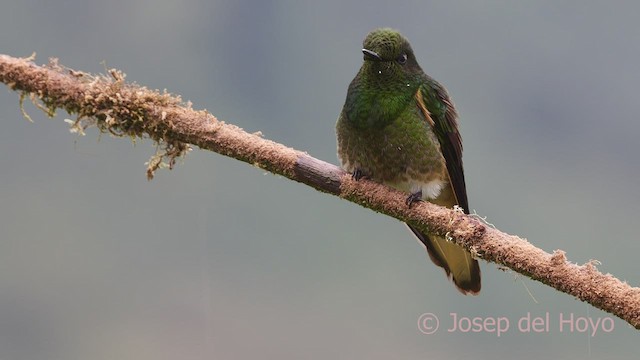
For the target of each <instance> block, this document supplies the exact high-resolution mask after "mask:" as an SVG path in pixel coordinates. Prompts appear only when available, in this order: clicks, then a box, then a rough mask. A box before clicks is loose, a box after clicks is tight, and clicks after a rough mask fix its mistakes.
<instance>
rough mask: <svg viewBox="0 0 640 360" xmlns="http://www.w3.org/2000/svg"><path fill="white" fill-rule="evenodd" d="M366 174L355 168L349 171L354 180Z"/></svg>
mask: <svg viewBox="0 0 640 360" xmlns="http://www.w3.org/2000/svg"><path fill="white" fill-rule="evenodd" d="M366 176H367V175H366V174H365V173H364V171H362V169H359V168H356V169H355V170H353V172H352V173H351V178H352V179H353V180H355V181H358V180H360V179H362V178H363V177H366Z"/></svg>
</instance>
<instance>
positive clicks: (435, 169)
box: [336, 28, 480, 294]
mask: <svg viewBox="0 0 640 360" xmlns="http://www.w3.org/2000/svg"><path fill="white" fill-rule="evenodd" d="M363 47H364V48H363V50H362V51H363V53H364V63H363V65H362V67H361V68H360V71H359V72H358V74H357V75H356V77H355V78H354V79H353V81H352V82H351V84H350V85H349V89H348V92H347V98H346V100H345V104H344V107H343V109H342V113H341V114H340V117H339V118H338V122H337V124H336V132H337V137H338V156H339V158H340V161H341V163H342V165H343V167H344V168H345V169H346V170H348V171H351V172H354V173H357V174H363V175H366V176H368V177H370V178H371V179H373V180H374V181H378V182H381V183H385V184H387V185H390V186H393V187H396V188H398V189H400V190H403V191H407V192H409V193H411V194H413V196H412V197H411V199H413V198H416V197H420V198H422V199H425V200H428V201H431V202H434V203H436V204H439V205H443V206H447V207H453V206H454V205H459V206H461V207H462V208H463V209H464V210H465V212H467V211H468V203H467V195H466V188H465V181H464V171H463V167H462V141H461V138H460V134H459V132H458V128H457V122H456V118H457V114H456V111H455V108H454V106H453V103H452V102H451V100H450V99H449V95H448V94H447V91H446V90H445V89H444V87H442V85H440V84H439V83H438V82H436V81H435V80H434V79H432V78H431V77H429V76H428V75H426V74H425V73H424V72H423V71H422V69H421V68H420V66H419V65H418V63H417V61H416V59H415V56H414V54H413V50H412V49H411V45H409V42H408V41H407V40H406V39H405V38H404V37H403V36H402V35H401V34H400V33H399V32H397V31H395V30H392V29H388V28H383V29H377V30H374V31H372V32H371V33H369V34H368V35H367V37H366V39H365V40H364V43H363ZM408 200H410V199H408ZM411 230H412V231H413V232H414V233H415V234H416V236H417V237H418V238H419V239H420V240H421V241H422V242H423V243H424V244H425V246H426V247H427V250H428V253H429V256H430V257H431V259H432V260H433V261H434V262H435V263H436V264H437V265H439V266H441V267H443V268H444V269H445V271H446V273H447V275H451V276H452V277H453V281H454V283H455V284H456V286H457V287H458V289H459V290H460V291H462V292H463V293H472V294H476V293H478V292H479V291H480V268H479V266H478V263H477V261H476V260H474V259H473V258H472V257H471V254H469V253H468V252H467V251H465V250H464V249H463V248H461V247H459V246H457V245H455V244H453V243H451V242H447V241H446V240H445V239H443V238H441V237H437V236H433V235H430V234H423V233H420V232H419V231H417V230H416V229H414V228H411Z"/></svg>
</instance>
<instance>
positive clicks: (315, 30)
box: [0, 0, 640, 360]
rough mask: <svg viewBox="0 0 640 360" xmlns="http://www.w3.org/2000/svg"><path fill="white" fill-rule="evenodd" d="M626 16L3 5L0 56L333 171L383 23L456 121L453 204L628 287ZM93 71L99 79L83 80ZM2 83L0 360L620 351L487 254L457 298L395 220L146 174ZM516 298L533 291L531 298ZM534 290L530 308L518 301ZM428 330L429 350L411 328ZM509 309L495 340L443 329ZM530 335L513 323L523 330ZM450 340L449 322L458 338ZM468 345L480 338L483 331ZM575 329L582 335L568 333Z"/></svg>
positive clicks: (189, 163)
mask: <svg viewBox="0 0 640 360" xmlns="http://www.w3.org/2000/svg"><path fill="white" fill-rule="evenodd" d="M639 11H640V4H637V3H632V2H629V3H626V5H623V3H618V4H617V5H612V4H611V3H605V2H596V1H587V2H585V1H562V2H557V1H536V2H504V1H484V2H474V1H456V2H442V1H438V2H435V1H408V2H407V1H393V2H392V1H377V0H372V1H368V2H366V4H365V3H363V2H361V1H349V0H340V1H313V2H299V1H203V0H180V1H173V0H161V1H141V0H138V1H136V0H134V1H131V0H128V1H123V0H114V1H106V2H105V1H80V0H65V1H44V0H39V1H37V0H22V1H7V0H4V1H2V11H0V34H2V37H1V41H0V53H4V54H8V55H12V56H29V55H30V54H31V53H32V52H34V51H35V52H37V60H36V61H37V62H38V63H40V64H42V63H46V62H47V61H48V58H49V57H57V58H59V59H60V63H61V64H63V65H65V66H68V67H71V68H74V69H76V70H82V71H89V72H102V73H104V72H105V68H106V67H107V68H111V67H115V68H118V69H121V70H122V71H124V72H125V73H127V75H128V77H127V80H129V81H135V82H137V83H139V84H142V85H145V86H148V87H150V88H158V89H165V88H166V89H167V90H168V91H170V92H172V93H174V94H180V95H182V97H183V99H184V100H185V101H187V100H189V101H191V102H193V107H194V108H196V109H205V108H206V109H207V110H209V111H210V112H211V113H212V114H214V115H215V116H217V117H218V118H219V119H221V120H225V121H227V122H230V123H233V124H236V125H238V126H240V127H243V128H244V129H246V130H247V131H251V132H254V131H261V132H262V133H263V134H264V136H265V137H266V138H269V139H272V140H275V141H278V142H282V143H284V144H286V145H289V146H292V147H295V148H297V149H300V150H306V151H308V152H309V153H310V154H311V155H313V156H315V157H318V158H320V159H324V160H327V161H330V162H333V163H337V160H336V155H335V148H336V142H335V134H334V124H335V119H336V118H337V116H338V114H339V112H340V110H341V107H342V105H343V102H344V97H345V95H346V90H347V86H348V84H349V82H350V81H351V79H352V78H353V76H354V75H355V73H356V72H357V70H358V68H359V67H360V63H361V61H362V54H361V52H360V49H361V42H362V39H363V38H364V36H365V35H366V34H367V33H368V32H369V31H370V30H372V29H374V28H376V27H380V26H390V27H394V28H397V29H399V30H400V31H401V32H402V33H403V34H404V35H405V36H406V37H407V38H408V39H409V40H410V41H411V43H412V45H413V48H414V50H415V52H416V56H417V57H418V60H419V62H420V64H421V66H422V68H423V69H424V70H425V71H426V72H427V73H429V74H430V75H432V76H433V77H434V78H436V79H437V80H439V81H440V82H442V83H443V84H444V85H445V86H446V87H447V88H448V89H449V91H450V93H451V95H452V97H453V99H454V101H455V102H456V104H457V107H458V110H459V113H460V124H461V132H462V135H463V139H464V149H465V153H464V154H465V155H464V161H465V170H466V176H467V184H468V189H467V190H468V194H469V200H470V205H471V208H472V209H473V210H475V211H477V212H478V213H479V214H480V215H482V216H486V217H487V220H488V221H490V222H491V223H493V224H495V225H496V226H497V227H498V228H499V229H501V230H503V231H507V232H509V233H512V234H518V235H520V236H522V237H525V238H527V239H528V240H529V241H530V242H532V243H533V244H535V245H536V246H538V247H540V248H542V249H544V250H546V251H548V252H551V251H553V250H555V249H563V250H565V251H566V252H567V254H568V256H569V259H570V260H571V261H574V262H577V263H580V264H582V263H585V262H588V261H590V260H591V259H596V260H599V261H600V262H601V265H599V269H601V270H602V271H604V272H610V273H612V274H614V275H615V276H617V277H618V278H620V279H623V280H626V281H628V282H629V283H631V284H632V285H635V286H637V285H639V283H640V281H639V280H640V279H639V276H638V265H637V263H638V262H637V254H638V253H639V252H640V242H638V234H637V233H638V231H637V226H636V225H637V222H638V221H637V213H638V210H640V205H638V202H639V201H640V191H639V190H638V188H637V183H638V178H639V177H640V160H639V158H638V148H637V137H638V133H639V132H640V124H639V123H638V121H637V119H638V103H639V101H638V94H637V88H638V83H640V71H639V69H638V63H640V42H638V38H640V25H639V24H638V22H637V14H638V12H639ZM105 66H106V67H105ZM2 87H3V90H0V121H1V124H2V131H1V132H0V154H2V155H0V358H2V359H13V360H21V359H29V360H33V359H61V360H62V359H74V358H75V359H83V358H87V359H132V360H133V359H135V360H141V359H154V360H160V359H211V358H219V359H249V358H256V357H257V358H267V359H276V358H277V359H300V358H305V359H328V358H333V359H355V358H368V359H386V358H398V359H418V358H431V359H445V358H446V359H461V358H469V357H474V358H478V359H481V358H489V357H496V358H499V357H506V358H509V357H513V356H515V355H516V354H517V356H518V358H523V359H528V358H531V359H535V358H540V357H547V358H548V357H551V356H552V357H553V358H561V359H583V358H585V357H593V358H603V357H606V358H608V359H627V358H630V357H633V356H637V341H636V339H637V334H638V333H637V331H636V330H634V329H632V328H630V327H629V326H628V325H626V323H625V322H623V321H621V320H617V319H615V320H614V322H613V325H614V328H613V329H611V328H610V326H609V325H610V324H609V323H607V324H606V325H607V326H606V330H609V331H604V330H603V329H602V326H601V325H602V324H600V327H598V328H597V329H595V336H592V334H593V331H594V330H593V329H591V328H589V329H588V331H586V332H585V331H584V330H585V329H584V326H583V325H584V323H576V326H575V327H574V328H573V332H572V331H570V330H571V328H570V326H569V325H568V324H565V326H564V328H563V329H562V331H561V329H560V328H559V321H560V318H561V317H562V318H563V319H565V320H566V319H568V318H570V316H573V317H574V319H576V320H577V319H578V318H585V319H592V321H593V322H594V323H595V322H597V321H598V319H599V318H606V317H608V314H606V313H603V312H601V311H599V310H596V309H595V308H593V307H591V306H589V305H586V304H584V303H581V302H580V301H578V300H575V299H573V298H571V297H569V296H567V295H565V294H562V293H559V292H557V291H555V290H552V289H550V288H548V287H546V286H544V285H541V284H539V283H536V282H533V281H530V280H528V279H526V278H523V277H522V276H518V275H516V274H514V273H513V272H511V271H505V269H500V268H498V267H497V266H496V265H495V264H488V263H486V262H481V267H482V271H483V289H482V293H481V294H480V296H478V297H464V296H462V295H460V294H459V293H458V292H457V291H456V290H455V288H454V286H453V285H452V284H451V283H450V282H449V281H447V280H446V279H445V276H444V273H443V271H442V270H441V269H439V268H437V267H436V266H434V265H433V264H432V263H431V262H430V261H429V260H428V259H427V255H426V252H425V251H424V250H423V248H422V247H421V245H419V244H418V242H417V241H416V240H415V239H413V238H412V236H411V235H410V233H409V231H408V230H407V229H406V228H405V227H404V226H403V225H402V224H401V223H400V222H398V221H396V220H394V219H392V218H389V217H386V216H383V215H380V214H376V213H373V212H371V211H369V210H366V209H363V208H361V207H358V206H357V205H354V204H351V203H348V202H346V201H343V200H340V199H338V198H336V197H332V196H327V195H323V194H321V193H319V192H316V191H314V190H312V189H310V188H309V187H306V186H303V185H300V184H298V183H295V182H292V181H289V180H286V179H283V178H281V177H278V176H274V175H271V174H267V173H265V172H264V171H263V170H260V169H257V168H254V167H252V166H249V165H247V164H245V163H241V162H239V161H236V160H233V159H228V158H225V157H223V156H221V155H218V154H215V153H211V152H207V151H201V150H199V149H195V150H194V151H193V152H192V153H191V154H190V155H189V156H188V157H187V158H186V159H185V160H184V161H181V162H180V163H179V164H178V166H177V167H176V168H175V169H174V170H173V171H168V170H165V171H159V172H158V173H157V175H156V178H155V179H154V180H153V181H151V182H148V181H147V180H146V177H145V165H144V163H145V162H146V161H147V160H148V159H149V157H151V155H152V154H153V153H154V151H155V149H154V147H153V144H152V143H151V142H150V141H139V142H137V143H136V144H132V143H131V142H130V141H129V140H127V139H114V138H111V137H110V136H108V135H102V136H98V133H97V131H96V130H95V129H92V130H91V131H89V132H88V134H87V136H85V137H78V136H76V135H75V134H70V133H69V129H68V126H67V125H66V124H65V123H64V122H63V120H64V119H65V118H69V117H70V116H69V115H68V114H65V113H63V112H59V113H58V114H57V116H56V117H55V118H54V119H48V118H46V116H44V115H43V114H42V113H41V112H40V111H38V110H36V109H35V108H34V107H33V106H31V105H30V104H29V105H28V106H26V109H27V111H28V112H29V114H30V115H31V117H32V118H33V119H34V123H30V122H28V121H26V120H25V119H23V117H22V115H21V113H20V109H19V106H18V99H19V96H18V94H17V93H15V92H12V91H10V90H8V88H7V87H6V86H2ZM530 294H531V295H530ZM534 299H535V300H534ZM423 313H432V314H434V315H436V316H438V317H439V318H440V328H439V329H438V331H437V332H436V333H435V334H432V335H425V334H423V333H422V332H421V331H420V330H419V329H418V326H417V324H418V318H419V317H420V316H421V314H423ZM451 313H454V314H456V316H458V318H460V317H468V318H473V317H482V318H497V317H506V318H507V319H508V320H509V321H510V328H509V330H508V331H507V332H506V333H503V334H501V336H500V337H498V336H497V334H496V333H491V332H488V331H482V332H473V331H469V329H466V330H467V331H463V330H464V329H463V330H461V329H460V328H458V330H457V331H452V332H449V331H447V329H450V328H452V327H453V325H454V322H453V320H452V318H451V315H450V314H451ZM546 313H548V314H549V322H550V323H549V325H548V326H549V328H548V329H543V331H541V332H537V333H536V332H529V333H526V332H522V331H520V330H519V329H518V326H517V325H518V324H517V322H518V320H519V319H520V318H522V317H524V316H527V314H530V316H531V317H532V318H533V317H537V316H542V317H544V316H545V314H546ZM461 325H463V327H464V325H465V324H464V323H462V324H461ZM485 330H486V329H485ZM579 330H582V331H579Z"/></svg>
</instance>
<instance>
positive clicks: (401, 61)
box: [396, 53, 407, 65]
mask: <svg viewBox="0 0 640 360" xmlns="http://www.w3.org/2000/svg"><path fill="white" fill-rule="evenodd" d="M396 61H397V62H398V64H400V65H404V64H406V63H407V54H406V53H402V54H401V55H400V56H398V58H397V59H396Z"/></svg>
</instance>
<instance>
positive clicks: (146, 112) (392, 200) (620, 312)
mask: <svg viewBox="0 0 640 360" xmlns="http://www.w3.org/2000/svg"><path fill="white" fill-rule="evenodd" d="M32 60H33V59H31V58H29V59H21V58H14V57H10V56H6V55H0V81H2V82H3V83H5V84H7V85H8V86H9V87H10V88H11V89H13V90H16V91H18V92H19V93H20V94H21V99H23V98H24V96H30V97H31V99H32V100H33V101H34V102H36V103H39V104H41V105H42V107H43V109H44V110H45V112H46V113H47V115H49V116H53V115H54V111H55V110H56V109H63V110H65V111H67V112H68V113H69V114H74V115H76V116H77V118H76V120H71V121H70V122H71V126H72V130H74V131H77V132H84V130H85V129H86V128H87V127H90V126H95V127H97V128H98V129H99V130H100V131H101V132H108V133H111V134H113V135H115V136H121V137H125V136H127V137H131V138H134V139H136V138H150V139H152V140H153V141H154V142H156V143H157V144H158V145H159V148H160V151H159V153H158V154H156V155H155V156H154V157H153V158H152V160H150V161H149V168H148V170H147V174H148V177H149V178H151V177H153V173H154V171H155V170H156V169H157V168H158V167H160V166H161V165H162V164H165V162H164V160H166V164H167V165H168V166H169V167H171V166H173V164H174V162H175V160H176V158H178V157H180V156H183V155H184V154H185V153H186V152H188V151H189V150H190V149H191V148H190V145H195V146H198V147H200V148H202V149H206V150H210V151H214V152H217V153H219V154H223V155H226V156H229V157H233V158H235V159H238V160H241V161H244V162H247V163H249V164H252V165H254V166H258V167H260V168H263V169H266V170H268V171H270V172H272V173H276V174H279V175H282V176H285V177H287V178H289V179H291V180H295V181H298V182H301V183H304V184H307V185H309V186H311V187H313V188H315V189H317V190H319V191H322V192H325V193H329V194H333V195H336V196H339V197H341V198H343V199H346V200H349V201H351V202H354V203H356V204H359V205H361V206H363V207H366V208H369V209H371V210H374V211H376V212H380V213H383V214H386V215H389V216H392V217H394V218H396V219H398V220H401V221H404V222H407V223H409V224H411V225H413V226H415V227H417V228H419V229H421V230H423V231H427V232H431V233H436V234H439V235H442V236H447V237H448V238H450V239H451V240H452V241H454V242H455V243H457V244H459V245H461V246H464V247H465V248H467V249H469V250H470V251H471V252H472V253H473V254H476V255H477V256H478V257H479V258H481V259H484V260H486V261H490V262H495V263H498V264H501V265H503V266H506V267H508V268H510V269H512V270H514V271H516V272H518V273H520V274H523V275H525V276H528V277H530V278H531V279H534V280H537V281H540V282H542V283H544V284H547V285H549V286H551V287H553V288H555V289H557V290H560V291H562V292H565V293H567V294H569V295H572V296H574V297H576V298H578V299H580V300H582V301H585V302H588V303H590V304H591V305H593V306H595V307H597V308H599V309H602V310H604V311H607V312H609V313H611V314H614V315H616V316H618V317H620V318H621V319H624V320H625V321H627V322H628V323H629V324H631V325H632V326H634V327H635V328H636V329H640V288H637V287H631V286H629V284H627V283H626V282H622V281H620V280H618V279H617V278H615V277H613V276H612V275H610V274H603V273H601V272H600V271H598V270H597V269H596V266H595V264H594V262H590V263H587V264H584V265H577V264H573V263H571V262H569V261H567V258H566V257H565V253H564V251H562V250H556V251H554V253H553V254H549V253H546V252H544V251H543V250H540V249H538V248H536V247H534V246H533V245H531V244H530V243H529V242H527V241H526V240H524V239H521V238H519V237H517V236H513V235H508V234H506V233H503V232H501V231H499V230H497V229H494V228H492V227H489V226H486V225H485V224H484V223H483V222H481V221H480V220H478V219H477V218H475V217H473V216H468V215H465V214H463V213H462V212H461V211H458V210H451V209H447V208H444V207H440V206H437V205H434V204H431V203H428V202H421V203H418V204H416V205H414V206H412V207H411V208H409V207H407V206H406V204H405V198H406V194H404V193H402V192H399V191H397V190H394V189H391V188H389V187H386V186H384V185H380V184H377V183H374V182H371V181H367V180H364V179H363V180H360V181H354V180H353V179H352V178H351V176H350V174H347V173H345V172H344V171H343V170H341V169H340V168H338V167H337V166H335V165H332V164H329V163H327V162H324V161H322V160H318V159H315V158H313V157H311V156H309V155H308V154H306V153H304V152H301V151H298V150H294V149H291V148H289V147H286V146H284V145H282V144H278V143H275V142H273V141H270V140H266V139H263V138H262V137H261V136H260V134H250V133H247V132H245V131H243V130H242V129H240V128H239V127H237V126H235V125H232V124H226V123H224V122H223V121H220V120H217V119H216V118H215V117H214V116H213V115H211V114H209V113H208V112H207V111H202V110H193V109H192V108H191V104H184V103H183V101H182V100H181V99H180V97H178V96H174V95H171V94H168V93H166V92H159V91H156V90H149V89H147V88H145V87H143V86H139V85H136V84H131V83H126V82H125V81H124V77H125V76H124V74H123V73H121V72H119V71H117V70H109V71H108V73H109V75H108V76H105V75H90V74H87V73H84V72H80V71H74V70H70V69H67V68H64V67H62V66H60V65H58V63H57V61H56V60H52V61H50V63H49V64H48V65H46V66H37V65H35V64H34V63H33V62H32Z"/></svg>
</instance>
